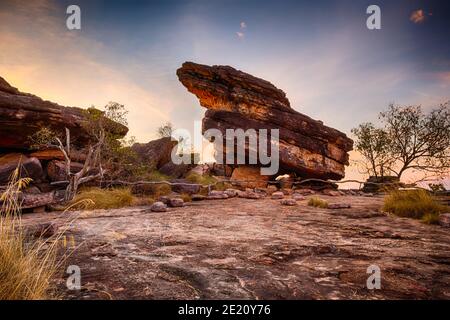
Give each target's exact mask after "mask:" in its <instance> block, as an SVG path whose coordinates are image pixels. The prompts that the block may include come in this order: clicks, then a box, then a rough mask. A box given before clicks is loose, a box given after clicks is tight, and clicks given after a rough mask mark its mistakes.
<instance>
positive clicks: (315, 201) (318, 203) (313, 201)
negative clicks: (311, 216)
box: [308, 197, 328, 208]
mask: <svg viewBox="0 0 450 320" xmlns="http://www.w3.org/2000/svg"><path fill="white" fill-rule="evenodd" d="M308 206H311V207H317V208H328V202H327V201H325V200H322V199H320V198H318V197H312V198H310V199H309V200H308Z"/></svg>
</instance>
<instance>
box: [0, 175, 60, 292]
mask: <svg viewBox="0 0 450 320" xmlns="http://www.w3.org/2000/svg"><path fill="white" fill-rule="evenodd" d="M30 181H31V179H29V178H20V169H19V167H18V168H17V169H16V170H15V171H14V172H13V174H12V176H11V179H10V182H9V184H8V186H7V188H6V190H5V192H4V193H3V194H2V195H1V197H0V201H1V202H2V207H1V211H0V300H36V299H47V298H50V289H51V284H50V281H51V278H52V277H53V276H54V274H55V272H56V271H57V269H58V262H57V260H56V256H57V255H56V253H57V252H56V251H57V241H55V242H53V244H50V245H48V244H47V243H46V242H45V241H43V240H42V239H35V240H33V241H31V240H29V239H27V237H26V235H25V231H24V228H23V226H22V222H21V219H20V213H21V212H20V205H21V203H20V201H19V194H20V191H21V189H22V188H24V187H26V186H27V185H28V184H29V183H30Z"/></svg>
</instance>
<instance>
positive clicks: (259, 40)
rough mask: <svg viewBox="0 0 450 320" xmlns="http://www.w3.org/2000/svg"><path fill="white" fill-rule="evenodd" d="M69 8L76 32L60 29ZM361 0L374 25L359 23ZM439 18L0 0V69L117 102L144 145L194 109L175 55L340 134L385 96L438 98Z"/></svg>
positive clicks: (315, 8)
mask: <svg viewBox="0 0 450 320" xmlns="http://www.w3.org/2000/svg"><path fill="white" fill-rule="evenodd" d="M69 4H78V5H79V6H80V8H81V12H82V27H81V30H73V31H69V30H67V28H66V27H65V19H66V17H67V15H66V14H65V10H66V7H67V6H68V5H69ZM370 4H377V5H379V6H380V8H381V24H382V29H381V30H368V29H367V28H366V19H367V17H368V15H367V14H366V8H367V7H368V6H369V5H370ZM449 15H450V3H449V2H445V1H414V0H404V1H400V0H397V1H350V0H348V1H298V0H297V1H283V0H281V1H261V0H260V1H244V0H241V1H237V0H209V1H207V0H201V1H200V0H198V1H197V0H196V1H187V0H186V1H181V0H178V1H175V0H169V1H167V0H165V1H95V0H90V1H81V0H76V1H73V0H70V1H57V0H36V1H25V0H2V1H1V2H0V75H1V76H3V77H5V78H6V79H7V80H8V81H10V82H11V83H12V84H13V85H15V86H17V87H19V89H21V90H22V91H28V92H32V93H35V94H37V95H39V96H42V97H43V98H46V99H49V100H53V101H56V102H58V103H61V104H64V105H75V106H84V107H88V106H90V105H92V104H94V105H97V106H102V105H105V104H106V103H107V102H108V101H111V100H112V101H117V102H120V103H123V104H125V105H126V106H127V108H128V109H129V110H130V114H129V124H130V128H131V134H132V135H134V136H136V138H137V140H139V141H142V142H145V141H148V140H150V139H152V138H154V137H155V131H156V128H157V127H158V126H159V125H160V124H161V123H163V122H165V121H171V122H172V123H173V124H174V125H175V126H176V127H181V128H187V129H192V127H193V121H194V120H200V119H201V118H202V116H203V113H204V111H205V110H204V109H203V108H201V107H200V106H199V104H198V102H197V100H196V98H195V97H194V96H193V95H191V94H190V93H188V92H187V91H186V89H185V88H184V87H183V86H182V85H181V84H180V83H179V82H178V80H177V78H176V75H175V71H176V69H177V68H178V67H179V66H180V65H181V64H182V63H183V62H184V61H194V62H198V63H204V64H221V65H231V66H233V67H235V68H238V69H241V70H243V71H246V72H248V73H251V74H253V75H255V76H258V77H261V78H264V79H266V80H269V81H271V82H272V83H273V84H275V85H276V86H277V87H279V88H281V89H282V90H284V91H285V92H286V93H287V96H288V98H289V100H290V101H291V105H292V106H293V107H294V108H295V109H296V110H298V111H299V112H302V113H305V114H307V115H309V116H311V117H313V118H316V119H320V120H322V121H324V123H325V124H327V125H330V126H332V127H335V128H337V129H340V130H342V131H344V132H346V133H349V132H350V130H351V128H352V127H355V126H356V125H357V124H359V123H361V122H364V121H376V120H377V114H378V113H379V111H381V110H383V109H385V108H386V107H387V105H388V104H389V103H391V102H395V103H399V104H422V105H423V106H424V107H425V108H430V107H433V106H436V105H437V104H439V103H440V102H443V101H445V100H448V99H450V41H448V39H450V17H449Z"/></svg>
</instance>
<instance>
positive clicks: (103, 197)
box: [71, 188, 134, 210]
mask: <svg viewBox="0 0 450 320" xmlns="http://www.w3.org/2000/svg"><path fill="white" fill-rule="evenodd" d="M85 200H91V201H85ZM133 201H134V197H133V195H132V194H131V190H130V188H115V189H101V188H87V189H83V190H81V191H80V192H79V193H78V194H77V195H76V196H75V199H74V200H73V201H72V202H71V209H72V210H93V209H116V208H123V207H127V206H131V205H132V204H133ZM77 203H83V204H82V205H77Z"/></svg>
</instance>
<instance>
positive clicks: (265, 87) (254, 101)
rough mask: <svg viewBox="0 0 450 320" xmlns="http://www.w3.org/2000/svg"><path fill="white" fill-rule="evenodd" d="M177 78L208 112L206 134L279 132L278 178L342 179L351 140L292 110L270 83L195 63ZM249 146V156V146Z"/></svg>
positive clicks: (350, 147)
mask: <svg viewBox="0 0 450 320" xmlns="http://www.w3.org/2000/svg"><path fill="white" fill-rule="evenodd" d="M177 75H178V78H179V80H180V81H181V83H182V84H183V85H184V86H185V87H186V88H187V89H188V91H190V92H191V93H193V94H195V95H196V96H197V98H198V99H199V101H200V105H201V106H203V107H205V108H207V109H208V111H207V112H206V114H205V118H204V119H203V132H205V131H206V130H208V129H212V128H214V129H218V130H220V131H221V132H222V134H223V135H224V136H225V137H226V129H237V128H239V129H243V130H248V129H255V130H258V129H279V132H280V141H279V148H280V152H279V157H280V170H279V174H283V173H290V172H295V173H297V174H298V175H299V176H300V177H310V178H320V179H341V178H342V177H343V176H344V174H345V173H344V169H345V165H348V152H349V151H350V150H352V147H353V141H352V140H351V139H349V138H348V137H347V136H346V135H345V134H344V133H342V132H340V131H338V130H336V129H333V128H330V127H327V126H325V125H324V124H323V123H322V122H321V121H317V120H314V119H311V118H310V117H308V116H306V115H304V114H301V113H299V112H297V111H295V110H294V109H292V108H291V106H290V103H289V100H288V99H287V98H286V94H285V93H284V92H283V91H282V90H280V89H278V88H276V87H275V86H274V85H272V84H271V83H270V82H268V81H266V80H263V79H259V78H256V77H254V76H252V75H250V74H247V73H244V72H242V71H239V70H236V69H234V68H232V67H229V66H212V67H211V66H206V65H200V64H196V63H192V62H185V63H184V64H183V66H182V67H181V68H180V69H178V70H177ZM235 143H236V142H235ZM245 148H246V149H245V150H246V155H247V156H248V145H247V146H245ZM223 150H224V153H225V154H226V153H227V152H234V150H233V151H232V150H227V148H226V147H224V148H223Z"/></svg>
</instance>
